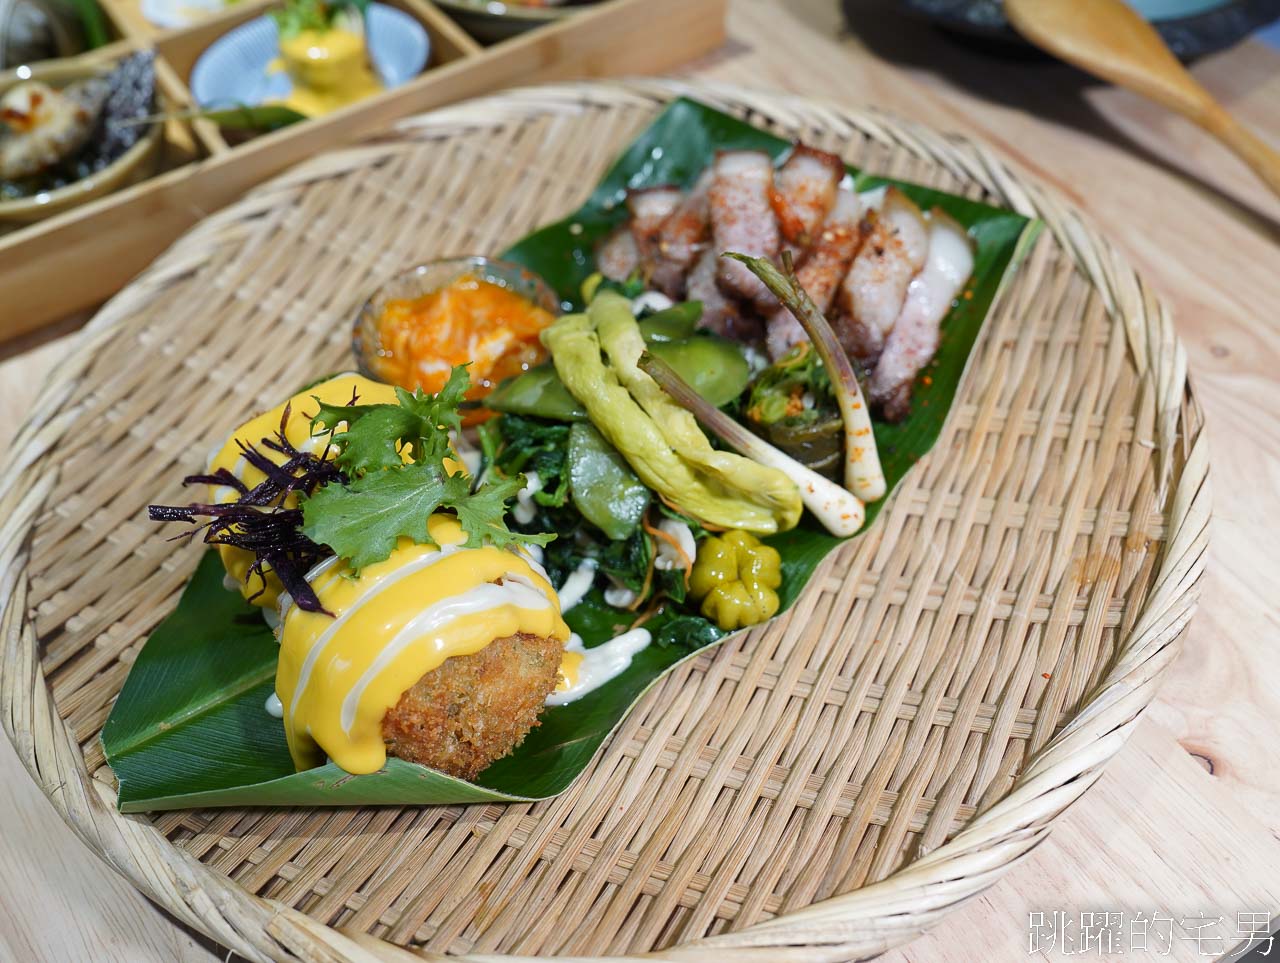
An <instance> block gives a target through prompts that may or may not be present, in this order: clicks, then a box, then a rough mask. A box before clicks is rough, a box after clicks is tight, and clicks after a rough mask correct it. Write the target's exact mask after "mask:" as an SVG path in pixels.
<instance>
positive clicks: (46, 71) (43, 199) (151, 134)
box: [0, 59, 164, 224]
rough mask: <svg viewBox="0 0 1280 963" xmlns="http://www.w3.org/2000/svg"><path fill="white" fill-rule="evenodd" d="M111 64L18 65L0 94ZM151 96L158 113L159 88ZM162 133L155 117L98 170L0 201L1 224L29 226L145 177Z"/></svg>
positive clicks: (59, 82) (56, 83) (71, 78)
mask: <svg viewBox="0 0 1280 963" xmlns="http://www.w3.org/2000/svg"><path fill="white" fill-rule="evenodd" d="M112 66H113V63H112V62H109V61H108V62H106V63H103V62H101V61H97V60H91V61H88V62H86V61H83V60H77V59H67V60H59V61H50V62H47V63H38V64H33V65H32V66H30V67H19V68H17V69H16V70H14V71H11V72H10V73H9V74H8V75H7V77H6V79H4V80H0V94H3V93H4V92H5V91H7V90H8V89H9V88H11V87H14V86H17V85H18V84H20V83H22V82H23V81H25V80H39V81H43V82H44V83H46V84H48V85H49V86H50V87H52V88H54V89H55V90H60V89H61V88H63V87H65V86H67V85H68V84H71V83H74V82H75V81H77V80H84V79H85V78H87V77H96V76H99V75H101V74H105V73H108V72H109V71H110V70H111V68H112ZM156 100H157V103H156V111H157V113H159V112H163V110H164V105H163V102H162V101H161V99H160V94H159V93H158V92H157V94H156ZM163 134H164V125H163V124H161V123H160V122H159V121H157V122H155V123H153V124H151V125H150V127H148V128H147V132H146V134H144V135H143V136H142V137H141V138H139V139H138V142H137V143H136V144H134V145H133V146H132V147H130V148H129V149H128V150H127V151H125V152H124V153H123V154H121V155H120V156H119V157H118V158H116V160H114V161H112V162H111V163H110V164H108V165H107V166H106V167H104V168H102V170H100V171H95V172H94V173H92V174H90V175H89V176H87V177H82V178H80V179H79V180H78V181H73V182H72V183H70V184H67V185H65V186H63V187H57V188H54V189H53V190H51V191H41V192H40V193H38V194H32V195H31V196H30V197H19V198H14V199H12V200H0V222H5V221H8V222H12V223H19V224H30V223H32V222H34V221H40V220H43V219H44V218H46V217H52V216H53V215H54V214H60V213H61V212H63V211H66V210H69V209H71V208H73V207H78V206H79V205H81V204H86V203H88V202H89V201H92V200H94V199H95V198H99V197H102V196H103V195H104V194H110V193H111V192H112V191H117V190H120V189H121V188H123V187H127V186H129V185H130V184H133V183H135V182H137V181H140V180H142V179H144V178H146V177H150V176H151V175H152V174H154V173H155V171H156V168H157V166H159V159H160V142H161V140H162V139H163Z"/></svg>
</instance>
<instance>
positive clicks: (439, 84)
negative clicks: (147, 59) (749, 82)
mask: <svg viewBox="0 0 1280 963" xmlns="http://www.w3.org/2000/svg"><path fill="white" fill-rule="evenodd" d="M386 2H388V3H390V4H391V5H393V6H396V7H399V8H400V9H402V10H404V11H405V12H407V13H409V14H410V15H411V16H413V17H414V18H415V19H416V20H417V21H418V22H419V23H421V24H422V25H423V27H424V28H425V29H426V31H427V33H428V35H429V36H430V38H431V49H430V59H429V61H428V64H427V67H426V69H425V70H424V71H423V73H422V74H421V75H420V76H418V77H415V78H414V79H413V80H411V81H409V82H408V83H406V84H403V85H402V86H399V87H396V88H394V89H391V90H386V91H383V92H382V93H380V94H378V95H377V96H375V97H371V98H369V99H368V100H364V101H361V102H360V103H359V104H355V105H352V106H351V107H348V108H346V109H345V110H341V111H338V112H336V113H334V114H331V115H328V116H326V117H321V118H315V119H311V120H307V121H305V122H300V123H298V124H295V125H292V126H290V127H286V128H283V129H281V130H278V131H274V132H272V133H268V134H263V135H260V136H256V137H253V138H252V139H248V140H243V141H239V142H237V141H236V140H235V139H234V138H232V137H229V136H226V135H224V132H223V131H221V130H220V129H219V128H218V127H217V126H216V125H215V124H213V123H212V122H210V121H208V120H203V119H196V120H178V119H172V120H169V121H168V122H167V123H166V129H165V138H164V149H163V152H162V154H163V157H162V160H161V166H160V169H159V171H158V172H157V173H156V174H155V175H153V176H151V177H149V178H148V179H146V180H143V181H141V182H140V183H137V184H134V185H133V186H131V187H128V188H125V189H123V190H120V191H117V192H115V193H112V194H108V195H107V196H105V197H102V198H99V199H97V200H95V201H92V202H90V203H87V204H84V205H81V206H79V207H76V208H73V209H71V210H69V211H66V212H64V213H62V214H58V215H55V216H53V217H50V218H48V219H46V220H43V221H39V222H37V223H35V224H30V225H19V226H16V227H14V226H7V225H2V224H0V341H4V340H8V339H10V338H13V337H16V336H18V335H22V334H26V333H28V332H31V331H34V330H37V329H38V328H40V327H42V326H44V325H46V324H49V323H51V322H53V321H56V320H58V319H59V318H62V317H65V316H66V315H69V314H72V313H73V312H76V311H80V310H84V309H87V308H91V307H93V306H94V305H96V304H98V303H100V302H102V301H103V300H105V299H106V298H108V297H110V296H111V295H112V294H114V293H115V292H116V291H118V290H119V289H120V288H121V287H123V286H124V284H125V283H126V282H127V281H129V279H130V278H132V277H133V276H134V275H136V274H137V273H138V272H139V271H141V270H142V269H143V268H144V267H145V266H146V265H147V264H148V263H150V262H151V260H152V259H153V258H155V257H156V255H158V254H159V253H160V252H161V251H163V250H164V249H165V248H166V247H167V246H168V245H169V244H170V243H172V241H173V240H174V239H175V238H177V237H178V236H179V235H180V234H182V232H183V231H185V230H186V229H187V228H189V227H191V226H192V225H193V224H195V223H196V222H197V221H198V220H200V219H201V218H202V217H204V216H205V215H207V214H209V213H211V212H212V211H214V210H217V209H218V208H220V207H223V206H224V205H226V204H228V203H230V202H231V201H233V200H235V199H236V198H237V197H239V196H240V195H241V194H243V193H244V192H245V191H246V190H248V189H249V188H250V187H252V186H253V185H255V184H257V183H259V182H261V181H263V180H266V179H267V178H268V177H271V176H272V175H274V174H276V173H278V172H279V171H281V170H283V169H284V168H286V167H288V166H290V165H292V164H295V163H298V162H299V161H302V160H304V159H305V158H308V157H311V156H313V155H315V154H317V153H319V152H321V151H323V150H325V149H326V148H329V147H332V146H335V145H338V144H342V143H346V142H349V141H351V140H355V139H357V138H359V137H362V136H366V135H368V134H371V133H373V132H375V131H377V130H379V129H383V128H386V127H388V126H390V125H391V124H392V123H394V122H395V121H396V120H398V119H400V118H402V117H406V116H409V115H411V114H415V113H419V112H421V111H425V110H430V109H431V108H434V107H439V106H441V105H443V104H447V103H450V102H453V101H456V100H461V99H464V98H466V97H471V96H474V95H476V94H479V93H484V92H487V91H492V90H497V89H500V88H502V87H505V86H510V85H514V84H526V83H533V82H537V81H547V80H562V79H570V78H578V77H605V76H619V75H623V74H628V73H646V72H661V71H664V70H667V69H670V68H671V67H674V66H676V65H677V64H680V63H682V62H684V61H687V60H690V59H692V58H694V57H696V56H698V55H700V54H702V53H705V52H707V51H708V50H711V49H714V48H715V47H717V46H719V45H720V44H721V43H722V42H723V41H724V37H725V33H724V12H725V5H726V0H694V2H689V0H607V2H603V3H600V4H598V5H596V6H593V7H591V8H588V9H584V10H583V12H582V13H580V14H578V15H576V16H573V17H570V18H567V19H566V20H564V21H563V22H561V23H558V24H555V25H552V26H548V27H542V28H540V29H537V30H533V31H530V32H529V33H527V34H524V35H522V36H520V37H516V38H513V39H511V40H506V41H503V42H501V43H497V44H494V45H492V46H490V47H482V46H481V45H480V44H479V43H477V42H476V41H475V40H473V39H472V38H471V37H470V36H469V35H468V34H467V33H466V32H465V31H464V30H463V29H462V28H461V27H460V26H458V24H457V23H455V22H454V21H453V20H452V19H451V18H450V17H449V16H448V15H447V14H446V13H445V12H444V11H443V10H441V9H440V8H439V7H437V6H435V5H434V4H433V3H432V2H430V0H386ZM102 5H103V7H104V9H105V10H106V12H107V14H108V15H109V17H110V19H111V22H112V26H113V27H114V29H115V31H116V32H117V34H118V36H119V39H118V40H117V41H116V42H114V43H112V44H111V45H109V46H107V47H102V48H100V49H98V50H96V51H92V52H91V53H89V54H87V55H85V57H86V59H89V60H93V61H99V62H101V61H109V60H113V59H115V58H117V57H120V56H122V55H124V54H126V53H128V52H130V51H131V50H138V49H148V48H150V49H154V50H155V52H156V73H157V89H158V91H159V93H160V95H161V96H162V98H163V100H164V109H165V110H166V111H167V112H170V113H178V112H182V111H185V110H189V109H191V108H192V107H194V106H195V104H194V101H193V98H192V95H191V92H190V89H189V88H188V80H189V78H190V75H191V70H192V68H193V66H194V65H195V62H196V60H197V59H198V58H199V56H200V54H201V53H202V52H203V51H204V50H205V49H206V48H207V47H208V46H209V44H211V43H212V42H213V41H214V40H216V39H217V38H218V37H220V36H222V35H223V34H225V33H226V32H227V31H228V30H230V29H232V28H234V27H236V26H238V25H239V24H241V23H243V22H245V21H247V20H250V19H252V18H254V17H257V16H261V15H262V14H263V13H264V12H265V11H267V10H269V9H270V8H271V7H273V6H277V5H278V4H277V3H276V2H275V0H244V2H241V3H237V4H235V5H234V6H231V7H229V8H228V9H227V10H226V11H224V12H221V13H219V14H216V15H214V16H211V17H209V18H207V19H204V20H202V21H200V22H199V23H196V24H194V25H192V26H190V27H185V28H182V29H178V30H169V31H161V30H157V29H156V28H155V27H154V26H152V25H151V24H150V23H148V22H147V21H146V20H145V19H144V18H143V17H142V14H141V11H140V9H139V6H138V0H102ZM10 76H11V75H10V74H5V73H0V81H3V80H5V79H8V78H9V77H10Z"/></svg>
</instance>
